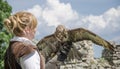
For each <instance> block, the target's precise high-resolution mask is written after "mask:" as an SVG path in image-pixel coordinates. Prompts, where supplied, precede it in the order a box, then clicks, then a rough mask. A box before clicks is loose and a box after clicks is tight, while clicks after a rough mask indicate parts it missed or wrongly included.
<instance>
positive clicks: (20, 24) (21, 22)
mask: <svg viewBox="0 0 120 69" xmlns="http://www.w3.org/2000/svg"><path fill="white" fill-rule="evenodd" d="M4 25H5V26H6V28H7V29H8V31H10V32H11V33H13V34H14V35H21V33H23V30H24V29H25V27H27V26H29V28H30V29H35V28H36V26H37V19H36V18H35V16H34V15H32V14H31V13H29V12H23V11H21V12H17V13H16V14H14V15H11V16H10V17H9V18H8V19H5V20H4Z"/></svg>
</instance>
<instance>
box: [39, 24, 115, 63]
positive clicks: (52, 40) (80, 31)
mask: <svg viewBox="0 0 120 69" xmlns="http://www.w3.org/2000/svg"><path fill="white" fill-rule="evenodd" d="M82 40H91V41H92V42H93V43H95V44H97V45H100V46H103V47H104V48H106V49H109V50H114V47H113V45H111V44H110V43H109V42H108V41H106V40H104V39H103V38H101V37H100V36H98V35H96V34H94V33H92V32H91V31H89V30H86V29H84V28H77V29H72V30H67V29H66V28H65V27H64V26H63V25H59V26H58V27H57V28H56V31H55V33H54V34H52V35H49V36H47V37H44V38H43V39H42V40H40V41H39V42H38V44H37V46H38V47H39V49H40V51H41V52H42V54H43V55H44V57H45V58H46V62H47V61H48V60H50V59H51V58H52V57H53V56H54V55H55V54H56V53H57V52H58V51H59V50H60V49H61V47H65V46H63V45H64V43H68V46H73V45H72V42H78V41H82ZM68 48H69V47H68ZM69 50H71V51H68V52H72V51H73V52H76V53H77V54H78V55H76V57H78V58H79V57H80V54H79V52H77V50H75V48H74V47H73V48H71V49H69ZM73 55H74V53H73ZM72 57H74V56H71V58H70V59H72Z"/></svg>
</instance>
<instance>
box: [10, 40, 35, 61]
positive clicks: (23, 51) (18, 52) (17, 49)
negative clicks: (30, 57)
mask: <svg viewBox="0 0 120 69" xmlns="http://www.w3.org/2000/svg"><path fill="white" fill-rule="evenodd" d="M11 48H12V52H13V54H14V56H15V58H16V59H18V58H20V57H22V56H24V55H27V54H30V53H31V52H33V51H35V46H32V45H25V44H23V43H21V42H16V43H14V44H13V45H12V47H11Z"/></svg>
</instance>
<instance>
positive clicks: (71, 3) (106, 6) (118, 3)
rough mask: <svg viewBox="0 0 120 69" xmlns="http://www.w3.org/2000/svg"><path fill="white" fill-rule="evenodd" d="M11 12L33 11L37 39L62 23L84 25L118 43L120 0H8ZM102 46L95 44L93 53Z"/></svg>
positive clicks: (74, 25) (96, 55) (69, 26)
mask: <svg viewBox="0 0 120 69" xmlns="http://www.w3.org/2000/svg"><path fill="white" fill-rule="evenodd" d="M7 1H8V3H9V4H10V5H11V6H12V14H14V13H16V12H18V11H23V10H25V11H28V12H31V13H33V14H34V15H35V16H36V18H37V20H38V27H37V32H36V37H35V38H36V39H37V40H40V39H41V38H43V37H44V36H47V35H50V34H52V33H54V31H55V28H56V27H57V26H58V25H60V24H62V25H65V26H66V27H67V28H68V29H75V28H81V27H82V28H86V29H88V30H90V31H92V32H93V33H96V34H97V35H99V36H100V37H102V38H103V39H105V40H107V41H110V42H111V41H114V42H116V44H120V27H119V26H120V0H29V1H28V0H7ZM102 50H103V48H102V47H99V46H95V47H94V51H95V57H100V56H101V54H100V53H101V52H102Z"/></svg>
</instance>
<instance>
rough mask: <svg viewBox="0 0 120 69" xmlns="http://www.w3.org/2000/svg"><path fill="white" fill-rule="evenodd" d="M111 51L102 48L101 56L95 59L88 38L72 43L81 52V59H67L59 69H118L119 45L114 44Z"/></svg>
mask: <svg viewBox="0 0 120 69" xmlns="http://www.w3.org/2000/svg"><path fill="white" fill-rule="evenodd" d="M112 44H114V48H115V50H114V51H113V52H111V51H109V50H107V49H104V50H103V52H102V58H98V59H95V58H94V51H93V43H92V42H91V41H88V40H84V41H80V42H76V43H73V45H74V46H75V47H76V49H77V50H78V51H79V52H80V53H81V54H82V56H81V59H79V60H78V59H74V60H72V61H67V62H66V63H65V64H63V65H60V69H120V45H115V43H112Z"/></svg>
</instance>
